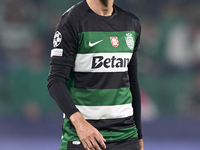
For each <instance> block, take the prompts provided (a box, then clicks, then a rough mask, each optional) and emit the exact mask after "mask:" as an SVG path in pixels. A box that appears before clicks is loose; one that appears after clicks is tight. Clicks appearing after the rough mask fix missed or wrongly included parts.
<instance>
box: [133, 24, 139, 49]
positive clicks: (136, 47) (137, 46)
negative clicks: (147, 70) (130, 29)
mask: <svg viewBox="0 0 200 150" xmlns="http://www.w3.org/2000/svg"><path fill="white" fill-rule="evenodd" d="M136 32H137V33H138V36H137V39H136V42H135V47H134V51H138V50H139V49H140V36H141V25H140V21H139V20H138V22H137V25H136Z"/></svg>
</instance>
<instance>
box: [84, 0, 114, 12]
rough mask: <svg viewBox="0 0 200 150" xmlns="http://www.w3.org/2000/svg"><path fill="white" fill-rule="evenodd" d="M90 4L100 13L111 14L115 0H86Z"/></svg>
mask: <svg viewBox="0 0 200 150" xmlns="http://www.w3.org/2000/svg"><path fill="white" fill-rule="evenodd" d="M86 2H87V4H88V6H89V7H90V8H91V9H92V10H93V11H94V12H95V13H96V14H98V15H101V16H111V15H112V13H113V3H114V0H86Z"/></svg>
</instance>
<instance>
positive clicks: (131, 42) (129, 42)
mask: <svg viewBox="0 0 200 150" xmlns="http://www.w3.org/2000/svg"><path fill="white" fill-rule="evenodd" d="M125 39H126V44H127V46H128V47H129V48H130V50H133V48H134V44H135V43H134V40H133V36H132V34H131V33H127V34H126V37H125Z"/></svg>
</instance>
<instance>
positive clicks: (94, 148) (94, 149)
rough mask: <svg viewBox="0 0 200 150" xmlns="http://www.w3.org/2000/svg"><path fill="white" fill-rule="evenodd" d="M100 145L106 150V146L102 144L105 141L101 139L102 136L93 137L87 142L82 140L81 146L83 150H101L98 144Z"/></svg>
mask: <svg viewBox="0 0 200 150" xmlns="http://www.w3.org/2000/svg"><path fill="white" fill-rule="evenodd" d="M97 141H98V143H99V144H100V145H101V147H102V148H103V149H106V144H105V143H104V142H105V141H106V140H105V139H104V138H103V136H102V135H101V136H100V135H96V136H94V137H90V138H88V139H87V140H83V141H82V144H83V147H84V149H86V150H101V148H100V146H99V144H98V143H97Z"/></svg>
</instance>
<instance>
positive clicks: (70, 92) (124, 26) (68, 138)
mask: <svg viewBox="0 0 200 150" xmlns="http://www.w3.org/2000/svg"><path fill="white" fill-rule="evenodd" d="M113 3H114V0H84V1H82V2H80V3H78V4H76V5H74V6H73V7H71V8H70V9H69V10H67V11H66V12H65V13H64V14H63V15H62V18H61V20H60V22H59V23H58V25H57V27H56V31H55V35H54V40H53V46H54V48H53V49H52V50H51V62H50V73H49V77H48V90H49V93H50V95H51V96H52V97H53V98H54V100H55V101H56V102H57V104H58V106H59V107H60V109H61V110H62V111H63V113H64V121H63V130H62V131H63V134H62V143H61V146H60V150H66V149H67V150H79V149H80V150H84V149H86V150H89V149H90V150H101V149H108V150H143V149H144V148H143V140H142V131H141V115H140V114H141V100H140V91H139V85H138V81H137V54H136V53H137V51H138V49H139V41H140V32H141V27H140V22H139V19H138V18H137V17H136V16H135V15H133V14H131V13H130V12H127V11H124V10H122V9H121V8H119V7H117V6H116V5H114V4H113Z"/></svg>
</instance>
